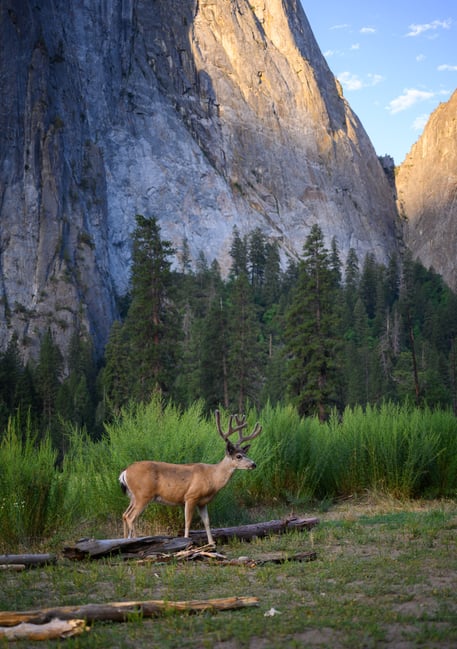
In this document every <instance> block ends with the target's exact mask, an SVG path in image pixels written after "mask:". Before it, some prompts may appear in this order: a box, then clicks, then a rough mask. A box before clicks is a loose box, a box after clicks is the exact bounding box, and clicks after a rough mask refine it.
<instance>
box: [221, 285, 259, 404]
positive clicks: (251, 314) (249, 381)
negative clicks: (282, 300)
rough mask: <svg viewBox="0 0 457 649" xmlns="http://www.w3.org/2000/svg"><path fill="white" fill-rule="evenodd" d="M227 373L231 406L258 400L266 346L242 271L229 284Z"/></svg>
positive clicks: (251, 295)
mask: <svg viewBox="0 0 457 649" xmlns="http://www.w3.org/2000/svg"><path fill="white" fill-rule="evenodd" d="M230 289H231V290H230V308H229V319H228V326H229V352H228V376H229V389H230V401H231V404H232V406H233V407H234V408H235V409H236V410H237V411H238V412H243V411H244V410H245V409H246V406H247V404H248V403H249V402H251V403H254V404H256V405H257V404H258V399H259V394H260V390H261V386H262V377H263V367H264V362H265V350H263V349H262V347H261V344H260V337H261V336H260V325H259V321H258V319H257V315H256V309H255V305H254V299H253V291H252V287H251V285H250V284H249V281H248V278H247V275H246V274H241V275H239V277H237V278H236V279H235V280H234V281H233V282H232V284H231V287H230Z"/></svg>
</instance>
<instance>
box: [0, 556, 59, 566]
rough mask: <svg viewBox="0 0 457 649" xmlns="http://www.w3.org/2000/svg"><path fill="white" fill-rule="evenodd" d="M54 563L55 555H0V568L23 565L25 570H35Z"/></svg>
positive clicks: (55, 560) (55, 561)
mask: <svg viewBox="0 0 457 649" xmlns="http://www.w3.org/2000/svg"><path fill="white" fill-rule="evenodd" d="M55 563H57V557H56V555H55V554H0V566H7V565H24V566H26V567H27V568H37V567H39V566H49V565H53V564H55Z"/></svg>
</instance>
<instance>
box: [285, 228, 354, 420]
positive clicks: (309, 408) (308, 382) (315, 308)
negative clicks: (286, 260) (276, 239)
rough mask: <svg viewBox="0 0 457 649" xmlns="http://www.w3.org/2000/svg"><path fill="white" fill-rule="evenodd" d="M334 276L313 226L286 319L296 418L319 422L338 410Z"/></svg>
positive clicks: (338, 353)
mask: <svg viewBox="0 0 457 649" xmlns="http://www.w3.org/2000/svg"><path fill="white" fill-rule="evenodd" d="M336 290H337V289H336V287H335V276H334V272H333V270H332V266H331V262H330V256H329V253H328V250H327V249H326V248H325V245H324V238H323V234H322V231H321V229H320V227H319V226H318V225H314V226H313V227H312V228H311V231H310V234H309V236H308V237H307V239H306V242H305V245H304V247H303V259H302V261H301V262H300V265H299V277H298V283H297V286H296V289H295V291H294V294H293V299H292V303H291V305H290V307H289V309H288V311H287V314H286V332H285V333H286V352H287V358H288V372H287V378H288V393H289V396H290V398H291V400H292V403H293V404H294V405H295V406H296V407H297V409H298V411H299V413H300V414H301V415H317V416H318V417H319V419H320V420H321V421H323V420H325V419H326V418H327V417H328V415H329V413H330V411H331V409H332V408H333V407H334V406H335V405H341V403H340V399H341V335H340V315H339V312H338V307H337V300H336Z"/></svg>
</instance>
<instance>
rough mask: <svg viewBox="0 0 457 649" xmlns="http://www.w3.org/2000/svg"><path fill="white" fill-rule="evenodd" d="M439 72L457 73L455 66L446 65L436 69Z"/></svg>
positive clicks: (456, 66)
mask: <svg viewBox="0 0 457 649" xmlns="http://www.w3.org/2000/svg"><path fill="white" fill-rule="evenodd" d="M437 70H439V72H457V65H448V64H447V63H445V64H443V65H439V66H438V67H437Z"/></svg>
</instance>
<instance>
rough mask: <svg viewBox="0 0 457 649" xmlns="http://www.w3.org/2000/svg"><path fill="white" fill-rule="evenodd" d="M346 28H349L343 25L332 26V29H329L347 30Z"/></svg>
mask: <svg viewBox="0 0 457 649" xmlns="http://www.w3.org/2000/svg"><path fill="white" fill-rule="evenodd" d="M348 27H350V25H348V24H347V23H345V24H342V25H333V26H332V27H330V29H347V28H348Z"/></svg>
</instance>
